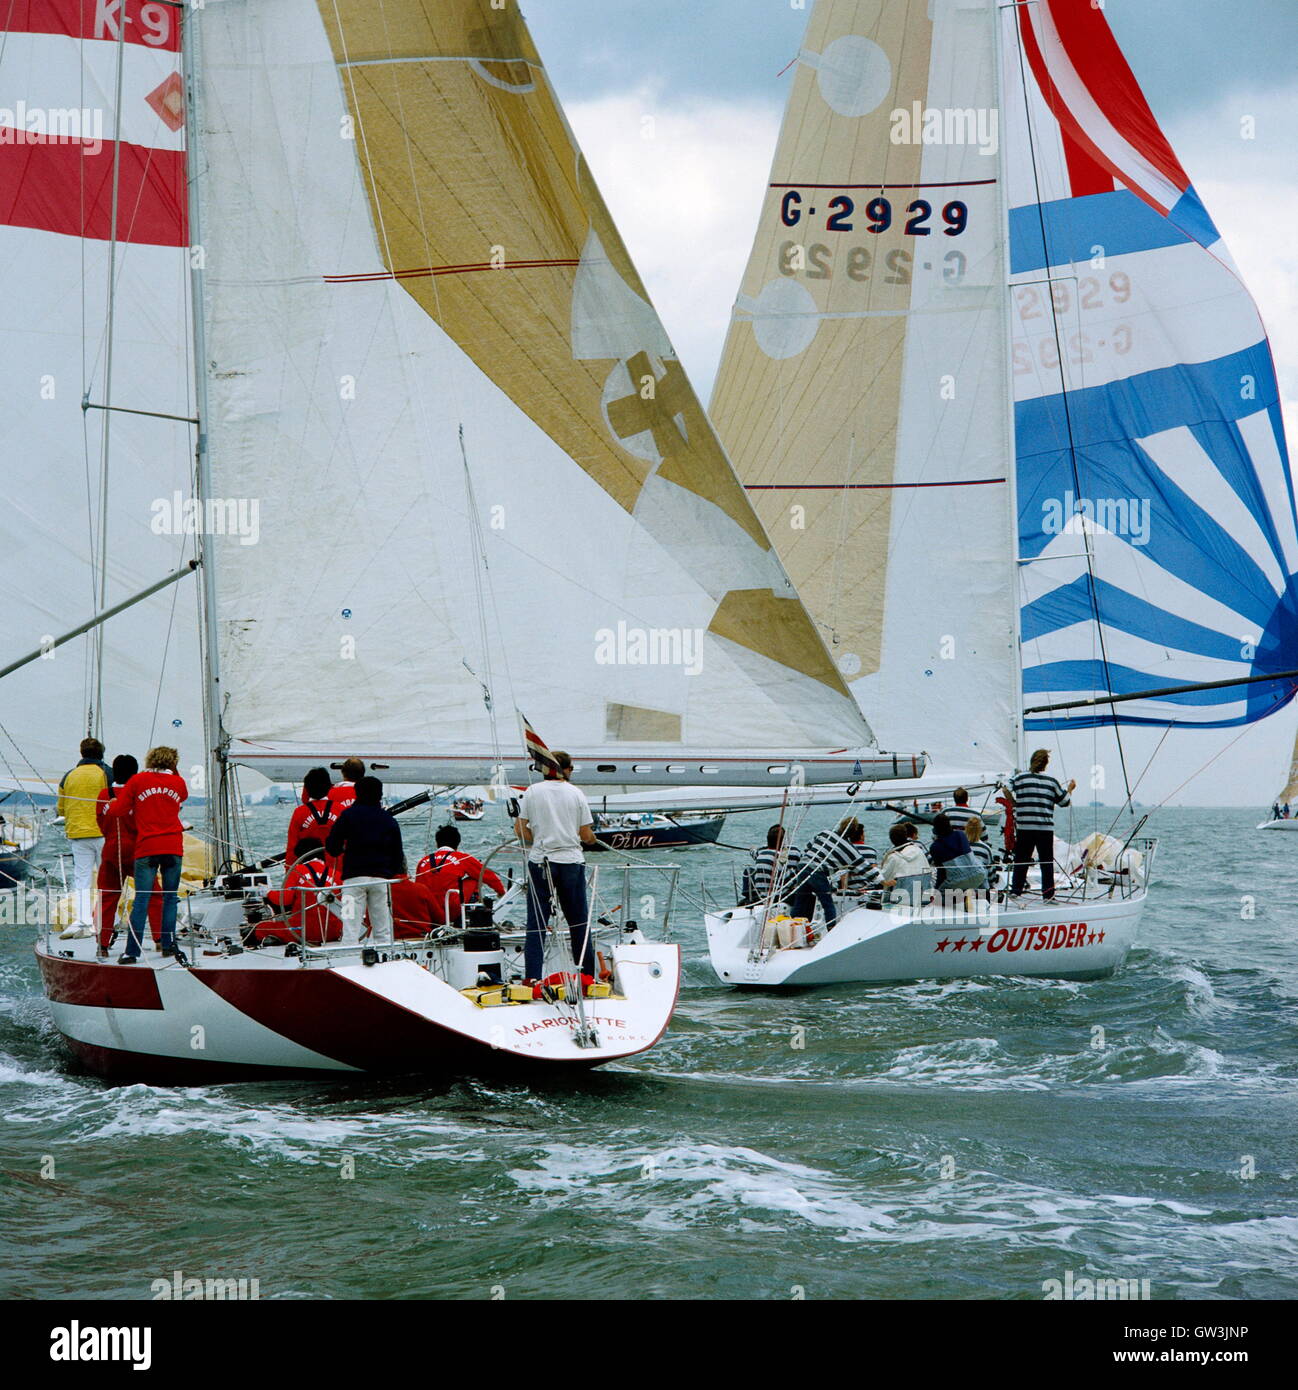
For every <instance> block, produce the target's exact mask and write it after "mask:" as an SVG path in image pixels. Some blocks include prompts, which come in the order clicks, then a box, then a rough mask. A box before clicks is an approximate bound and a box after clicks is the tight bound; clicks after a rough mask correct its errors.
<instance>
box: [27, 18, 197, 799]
mask: <svg viewBox="0 0 1298 1390" xmlns="http://www.w3.org/2000/svg"><path fill="white" fill-rule="evenodd" d="M180 29H181V21H180V11H179V10H178V9H177V8H176V7H175V6H172V5H162V4H149V3H141V0H129V3H127V4H125V5H104V4H88V3H84V0H10V3H6V4H4V5H0V304H2V305H3V316H2V317H0V383H2V385H0V449H3V456H4V460H5V478H6V484H7V486H6V496H5V505H4V507H3V509H0V557H2V561H3V567H4V568H3V579H4V582H3V586H2V588H3V600H2V602H3V606H4V624H3V648H4V649H3V652H0V665H4V664H5V663H6V662H7V661H9V660H12V659H13V658H16V657H18V656H19V655H21V654H22V653H24V652H27V651H31V650H34V649H36V648H37V647H38V646H41V647H44V648H45V649H46V651H47V653H48V658H49V659H43V660H39V661H35V662H33V663H31V664H30V665H28V666H26V667H24V668H23V669H22V670H20V671H17V672H15V673H14V674H12V675H10V676H8V677H7V678H6V679H5V681H4V683H3V687H0V724H3V725H4V727H5V729H6V730H7V731H8V733H9V735H10V736H11V737H12V739H13V740H14V743H15V744H16V749H15V748H14V747H10V746H8V744H7V743H6V744H5V746H4V747H3V748H0V753H3V756H4V759H5V761H6V762H7V763H8V764H9V765H10V767H12V768H13V769H14V770H15V772H16V773H18V774H20V775H23V776H26V775H28V774H29V773H34V774H35V775H37V776H39V777H40V778H43V779H45V780H46V781H50V780H57V778H58V776H59V775H61V774H62V773H63V772H64V771H66V769H67V767H68V765H69V763H70V762H72V761H75V754H76V749H77V743H78V741H79V740H80V739H81V738H83V737H84V736H85V734H86V733H87V730H88V728H94V729H96V730H98V731H99V732H100V733H101V734H102V735H103V737H104V738H105V740H106V741H107V742H109V743H110V744H111V745H112V747H113V748H114V749H115V750H125V749H132V750H135V751H136V752H142V751H143V750H144V749H145V748H147V747H148V746H149V744H150V743H156V742H171V743H177V744H180V745H183V746H184V748H185V752H186V756H187V771H188V767H189V765H190V761H188V760H192V761H194V762H198V761H201V757H200V747H201V745H200V742H199V740H200V738H201V727H202V726H201V722H200V718H199V708H200V702H199V699H198V689H199V686H198V680H197V678H196V675H195V672H196V671H197V669H198V664H199V663H198V643H197V640H196V624H195V613H196V606H195V605H196V595H195V592H194V582H193V580H191V579H186V580H185V581H183V582H182V583H181V584H180V585H178V586H176V587H175V588H172V589H168V590H164V591H163V592H162V593H160V594H157V595H155V596H154V597H153V598H150V599H148V600H146V601H145V602H143V603H141V604H139V605H138V606H137V607H134V608H132V609H130V610H129V611H127V612H125V613H123V614H122V615H121V616H120V617H117V618H115V619H113V621H112V622H111V623H110V624H108V625H107V626H106V627H104V628H103V629H102V630H101V632H100V633H92V634H90V635H89V636H86V637H84V638H78V639H77V640H76V641H75V642H73V643H70V644H69V645H67V646H66V647H61V648H59V649H58V650H57V651H55V649H54V648H53V647H52V645H51V644H52V642H53V639H54V638H56V637H57V636H58V635H59V634H61V633H64V632H67V631H68V630H69V629H71V628H72V627H73V626H74V625H75V624H77V623H79V622H83V621H85V620H86V619H88V618H90V617H91V616H93V615H94V614H95V613H96V612H98V611H101V610H102V609H104V608H107V607H110V606H112V605H113V604H115V603H118V602H120V601H122V600H123V599H125V598H127V597H129V596H130V595H133V594H136V593H138V592H140V591H141V590H143V589H144V588H146V587H147V586H149V585H151V584H154V583H156V582H157V581H158V580H160V579H162V578H163V577H164V576H166V575H167V574H170V573H173V572H175V571H177V570H179V569H181V568H183V567H184V566H185V564H186V563H187V562H188V561H189V560H190V559H191V558H192V557H193V556H194V553H195V536H194V530H195V524H196V523H195V521H194V518H193V517H192V515H191V514H189V513H187V512H186V510H185V505H184V503H185V500H186V499H188V498H189V497H190V494H191V491H192V454H193V443H192V425H190V424H188V423H186V417H189V416H192V415H193V414H194V403H193V376H192V366H191V361H190V356H189V351H188V342H189V328H188V318H189V315H188V300H189V257H188V249H187V246H188V237H189V232H188V226H187V218H186V198H185V191H186V190H185V135H186V128H185V119H184V114H185V113H184V109H183V102H182V100H181V98H182V83H181V75H180V52H179V50H180ZM119 65H120V74H119ZM119 91H120V103H119V101H118V93H119ZM114 208H115V209H116V222H115V223H114V220H113V212H114ZM114 233H115V236H114ZM110 268H111V271H112V278H113V288H112V291H111V294H110V292H109V272H110ZM110 320H111V341H112V354H111V362H112V370H111V379H110V375H109V369H108V364H109V352H108V343H109V335H110ZM83 402H84V408H83ZM109 405H111V406H113V407H115V408H116V409H114V410H113V411H112V412H111V413H110V412H108V411H106V410H105V409H104V408H103V407H105V406H109ZM128 410H129V411H151V412H154V413H153V414H152V415H149V416H145V415H137V414H130V413H124V412H125V411H128ZM168 416H173V417H177V418H171V419H169V418H165V417H168ZM106 433H107V434H108V436H109V439H108V448H107V449H105V447H104V445H105V434H106ZM104 469H106V470H107V476H106V479H105V478H104V476H103V473H102V470H104ZM101 500H102V502H103V503H105V504H106V505H103V506H102V507H101ZM105 546H106V549H107V560H106V565H105V566H104V569H105V571H106V574H105V582H104V584H103V588H102V592H101V587H100V577H101V563H102V562H103V558H104V557H103V553H102V552H103V550H104V548H105ZM101 641H102V670H103V677H102V701H101V700H100V679H99V669H98V663H97V660H96V656H97V651H98V647H97V644H98V643H100V642H101Z"/></svg>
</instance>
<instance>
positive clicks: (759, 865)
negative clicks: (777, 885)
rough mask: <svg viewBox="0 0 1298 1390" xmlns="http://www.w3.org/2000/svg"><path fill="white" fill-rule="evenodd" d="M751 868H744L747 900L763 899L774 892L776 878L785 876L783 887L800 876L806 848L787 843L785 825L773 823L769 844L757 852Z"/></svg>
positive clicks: (754, 854) (756, 900) (760, 900)
mask: <svg viewBox="0 0 1298 1390" xmlns="http://www.w3.org/2000/svg"><path fill="white" fill-rule="evenodd" d="M752 857H753V862H752V865H751V867H749V868H747V869H745V870H744V892H743V900H744V901H745V902H747V903H755V902H762V901H764V900H765V898H766V897H767V895H768V894H769V893H770V891H771V882H772V880H773V879H776V878H777V877H778V878H781V879H783V881H784V882H783V884H782V885H781V890H782V891H783V887H784V884H787V883H788V882H790V881H791V880H792V878H793V877H794V876H795V875H796V873H797V870H798V866H799V864H801V863H802V851H801V850H800V849H799V848H798V847H797V846H796V845H788V846H786V845H785V843H784V827H783V826H782V825H773V826H771V828H770V829H769V830H768V831H767V832H766V844H765V846H764V847H763V848H761V849H755V850H754V851H753V856H752Z"/></svg>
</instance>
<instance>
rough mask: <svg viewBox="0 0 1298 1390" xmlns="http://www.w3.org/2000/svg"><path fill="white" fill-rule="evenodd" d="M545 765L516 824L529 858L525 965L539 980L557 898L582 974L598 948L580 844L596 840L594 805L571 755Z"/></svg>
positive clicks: (590, 970) (588, 971)
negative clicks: (576, 780) (575, 774)
mask: <svg viewBox="0 0 1298 1390" xmlns="http://www.w3.org/2000/svg"><path fill="white" fill-rule="evenodd" d="M549 759H550V761H549V762H545V763H544V764H543V780H541V781H540V782H533V783H532V785H531V786H530V787H528V789H527V790H526V791H525V792H524V793H523V795H522V798H521V801H520V806H519V816H518V819H517V820H516V821H515V823H514V828H515V829H516V830H517V832H518V837H519V840H520V841H521V842H522V843H523V844H524V845H527V846H529V847H530V848H529V852H528V856H527V876H528V894H527V942H526V946H525V948H524V968H525V969H526V971H527V979H528V981H529V982H530V983H532V984H535V983H537V982H538V981H539V980H540V978H541V973H542V970H543V969H544V964H545V932H546V930H547V927H548V924H549V921H550V912H551V909H552V907H553V902H554V899H555V898H556V897H557V898H558V900H559V908H560V910H561V911H562V913H563V916H564V920H565V921H566V922H567V923H568V934H569V937H570V938H571V941H572V956H573V960H574V962H576V964H577V966H578V969H579V970H580V972H581V973H582V974H585V975H591V976H593V975H594V973H595V948H594V943H593V942H592V941H591V935H590V927H589V921H588V917H589V912H588V908H587V902H586V860H585V857H584V855H583V854H582V848H581V847H582V845H593V844H594V843H595V830H594V825H593V818H592V816H591V813H590V803H589V802H588V801H587V800H586V795H585V793H584V792H583V791H582V790H581V789H580V788H579V787H574V786H573V785H572V782H571V781H570V780H569V779H570V778H571V777H572V759H571V758H570V757H569V756H568V754H567V753H563V752H559V751H557V750H556V751H553V752H551V753H550V754H549Z"/></svg>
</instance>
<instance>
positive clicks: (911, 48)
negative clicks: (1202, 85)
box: [707, 0, 1298, 986]
mask: <svg viewBox="0 0 1298 1390" xmlns="http://www.w3.org/2000/svg"><path fill="white" fill-rule="evenodd" d="M989 116H990V117H991V118H995V119H994V121H988V120H987V119H985V118H987V117H989ZM1241 380H1244V381H1246V382H1247V383H1248V384H1249V390H1247V391H1246V392H1241V391H1240V389H1239V383H1240V381H1241ZM711 409H712V415H713V419H714V420H715V422H716V425H717V429H718V431H719V433H720V435H721V438H722V440H723V442H724V443H725V444H726V447H727V449H728V451H729V453H730V457H731V459H732V461H733V462H734V465H735V468H736V471H737V472H738V473H739V476H740V477H741V478H742V479H743V481H744V483H745V484H746V486H747V487H748V489H749V492H750V495H752V496H753V497H754V499H755V500H756V503H757V508H758V512H759V514H760V515H761V517H762V519H763V521H764V522H765V523H766V525H767V527H768V529H769V531H770V533H771V535H772V537H773V538H774V539H775V541H776V544H777V546H778V547H779V549H780V552H781V556H782V558H783V560H784V562H785V565H786V567H787V568H788V570H789V573H790V574H791V576H792V577H793V579H794V582H795V583H796V584H797V585H798V587H799V592H800V593H801V595H802V597H803V599H804V601H805V602H806V603H807V606H808V609H809V611H810V612H811V613H812V616H813V617H814V618H816V619H817V621H818V623H819V624H820V627H821V630H822V632H823V633H824V634H825V635H826V637H827V639H828V641H829V643H830V647H831V650H833V651H834V652H835V654H836V657H837V659H838V661H839V664H840V667H841V669H843V671H844V672H845V673H848V674H849V675H850V677H851V685H852V689H853V691H854V692H855V693H856V694H857V696H858V698H859V699H860V701H861V704H862V707H863V708H864V709H865V710H866V711H867V712H868V714H869V717H870V720H871V724H872V726H873V727H874V728H875V730H876V732H878V733H879V735H880V737H881V738H882V740H883V741H884V743H885V744H887V743H888V742H890V741H892V740H898V741H900V742H902V743H904V744H911V743H913V744H916V745H918V746H920V747H923V748H924V749H925V750H926V751H927V752H928V753H929V754H930V756H931V758H932V763H933V768H934V771H935V772H936V773H938V774H940V773H941V771H942V770H943V769H944V768H947V767H962V766H970V765H977V766H984V767H988V768H989V769H990V770H992V771H994V772H999V773H1000V774H1001V775H1008V774H1009V773H1011V772H1012V771H1013V770H1014V769H1016V768H1018V767H1022V766H1024V765H1025V761H1026V760H1025V756H1024V754H1025V751H1026V750H1027V749H1030V748H1031V747H1032V746H1033V745H1034V744H1038V743H1039V744H1042V745H1045V746H1047V747H1051V746H1053V739H1054V736H1055V734H1057V733H1058V732H1059V731H1060V730H1064V729H1078V728H1081V729H1085V728H1091V727H1099V726H1112V727H1113V728H1114V731H1115V733H1116V734H1118V735H1119V736H1120V728H1119V727H1118V726H1120V725H1122V724H1125V723H1138V724H1146V725H1168V726H1175V727H1183V728H1193V727H1203V728H1219V727H1222V726H1223V725H1228V724H1242V723H1246V722H1248V721H1249V720H1252V719H1257V718H1260V717H1262V716H1264V715H1266V714H1269V713H1271V712H1273V711H1274V710H1276V709H1279V708H1281V707H1282V706H1283V705H1285V704H1286V703H1287V702H1288V701H1289V700H1290V699H1291V698H1292V696H1293V693H1294V690H1295V684H1294V681H1293V680H1292V679H1287V678H1286V677H1292V676H1293V675H1294V674H1295V672H1294V671H1293V670H1292V669H1291V668H1294V667H1295V666H1298V650H1296V646H1298V624H1295V622H1294V617H1293V615H1294V613H1295V610H1296V609H1298V588H1296V586H1295V571H1298V528H1296V525H1295V512H1294V500H1293V490H1292V487H1291V484H1290V481H1289V477H1288V470H1287V466H1286V453H1285V441H1284V432H1283V425H1282V423H1281V417H1280V408H1279V399H1278V391H1277V386H1276V379H1275V374H1274V370H1273V368H1272V365H1271V358H1270V352H1269V346H1268V343H1267V338H1266V333H1265V331H1264V329H1263V326H1262V323H1261V320H1260V318H1259V316H1258V312H1257V309H1256V307H1255V306H1254V304H1253V301H1252V300H1251V299H1250V297H1249V295H1248V292H1247V290H1246V289H1245V288H1244V286H1243V285H1242V284H1241V282H1240V280H1239V276H1238V273H1237V271H1236V270H1235V267H1234V264H1233V262H1232V261H1231V258H1230V255H1229V253H1228V251H1227V250H1226V248H1225V246H1224V245H1223V243H1222V241H1221V239H1220V236H1219V234H1218V232H1217V231H1216V229H1215V227H1214V226H1213V224H1212V221H1211V219H1210V217H1209V215H1208V213H1207V211H1206V210H1205V208H1204V206H1203V204H1202V203H1201V201H1200V200H1199V198H1198V196H1197V194H1196V192H1195V190H1194V187H1193V185H1192V184H1191V182H1190V179H1189V177H1188V175H1187V174H1186V173H1185V172H1184V170H1183V169H1182V168H1181V166H1180V164H1179V163H1178V161H1177V159H1176V156H1175V154H1174V153H1173V151H1172V149H1171V147H1170V145H1169V144H1168V142H1167V140H1166V138H1165V137H1164V135H1163V133H1162V132H1161V130H1160V129H1159V127H1158V124H1157V122H1156V120H1155V118H1154V116H1153V114H1152V113H1151V112H1150V110H1149V107H1148V105H1147V103H1146V101H1145V98H1144V96H1143V94H1142V93H1141V91H1140V88H1139V85H1138V84H1137V82H1136V79H1135V77H1134V76H1133V74H1132V73H1131V70H1130V68H1129V67H1128V66H1127V63H1126V60H1125V59H1124V58H1123V56H1122V53H1121V51H1120V50H1119V48H1118V46H1117V44H1116V42H1115V41H1114V39H1113V36H1112V34H1111V33H1110V31H1109V28H1108V23H1107V20H1106V18H1105V15H1104V12H1103V7H1098V8H1097V7H1095V6H1085V5H1082V4H1078V3H1071V0H1038V3H1035V4H1030V5H1003V4H999V3H997V0H952V3H934V0H893V2H892V3H889V4H887V5H886V6H884V5H880V4H877V3H860V0H817V3H816V5H815V7H814V10H813V12H812V14H811V17H810V20H809V24H808V29H807V34H806V38H805V40H804V42H803V46H802V50H801V52H800V54H799V63H798V66H797V69H796V72H795V75H794V77H793V88H792V91H791V94H790V97H789V104H788V110H787V113H786V117H785V121H784V126H783V130H782V133H781V136H780V141H779V146H778V149H777V152H776V156H775V163H774V167H773V169H772V172H771V175H770V180H769V185H768V188H767V190H766V196H765V199H764V203H763V207H762V213H761V221H760V224H759V228H758V232H757V237H756V242H755V245H754V248H753V253H752V256H751V259H750V260H749V263H748V268H747V271H746V273H745V276H744V280H743V284H742V287H741V289H740V293H739V296H738V299H737V301H736V305H735V310H734V316H733V321H732V324H731V328H730V334H729V337H728V339H727V342H726V348H725V353H724V356H723V359H722V363H721V369H720V373H719V376H718V379H717V386H716V392H715V395H714V397H713V402H712V408H711ZM1241 633H1244V634H1252V635H1251V636H1248V637H1246V638H1245V639H1244V641H1243V643H1241V640H1240V634H1241ZM1025 696H1026V700H1025V698H1024V697H1025ZM1025 703H1026V704H1027V706H1028V708H1027V709H1026V710H1024V709H1023V705H1024V704H1025ZM1120 746H1121V744H1120V743H1119V747H1120ZM1123 771H1124V776H1125V767H1124V770H1123ZM1128 808H1131V788H1130V786H1129V785H1128V787H1127V808H1124V809H1128ZM1131 814H1132V820H1133V821H1134V819H1135V811H1134V808H1133V809H1131ZM1121 818H1122V812H1119V816H1118V818H1117V819H1121ZM791 819H792V820H794V821H796V819H797V818H796V817H791ZM1117 819H1115V827H1116V823H1117ZM1143 824H1144V822H1143V820H1141V821H1137V822H1135V823H1134V824H1129V825H1128V826H1127V827H1126V828H1125V829H1123V830H1118V829H1116V828H1114V827H1111V829H1112V834H1111V835H1102V836H1098V837H1097V836H1092V837H1091V838H1090V839H1089V840H1088V841H1086V842H1084V843H1083V845H1082V846H1079V847H1076V849H1074V848H1073V847H1066V848H1065V849H1064V850H1063V851H1062V853H1063V857H1064V859H1065V860H1066V861H1068V862H1069V863H1071V864H1072V866H1073V867H1075V868H1076V869H1077V870H1078V872H1077V873H1075V874H1072V875H1064V876H1063V877H1064V882H1063V884H1062V886H1061V888H1060V890H1059V892H1058V893H1057V894H1056V896H1055V898H1054V899H1053V900H1052V901H1043V900H1042V898H1041V897H1040V895H1039V891H1036V890H1034V889H1031V888H1030V889H1029V892H1028V893H1027V894H1026V895H1025V896H1024V897H1022V898H1021V899H1017V900H1015V899H1011V900H1005V901H998V900H997V898H996V895H994V894H993V897H992V899H991V900H990V901H985V900H984V901H982V902H977V903H972V902H971V903H970V908H971V909H972V910H966V905H965V903H964V900H963V898H962V899H961V902H960V903H959V904H957V905H956V906H951V905H947V906H943V905H942V904H940V903H934V904H922V903H921V904H918V905H912V906H906V907H893V908H884V909H880V908H878V907H877V906H875V907H867V906H855V905H851V904H844V910H843V915H842V916H840V918H839V920H838V923H837V925H836V926H834V928H833V929H832V930H831V931H829V932H827V933H824V932H822V933H821V934H819V935H817V934H815V933H813V932H810V931H809V930H808V929H807V928H806V926H805V924H802V923H791V922H790V921H789V903H788V901H787V899H788V888H789V880H788V876H787V875H786V876H785V879H784V880H780V879H777V880H776V882H775V883H774V884H773V885H772V889H771V892H770V893H769V894H768V895H767V897H766V899H765V900H764V901H762V902H759V903H749V904H741V905H736V906H734V907H728V908H726V909H725V910H719V911H715V912H712V913H710V914H709V915H708V918H707V932H708V945H709V950H710V952H711V957H712V963H713V966H714V968H715V969H716V971H717V973H718V975H719V977H720V978H721V979H722V980H724V981H726V982H728V983H731V984H744V985H750V986H753V985H757V986H761V985H793V984H817V983H828V982H835V981H837V982H842V981H874V980H892V979H903V978H916V977H928V976H933V977H952V976H973V975H989V974H1014V975H1047V976H1089V975H1098V974H1103V973H1106V972H1108V971H1111V970H1113V969H1115V968H1117V967H1118V966H1120V965H1121V964H1122V962H1123V959H1124V958H1125V956H1126V954H1127V952H1128V950H1129V949H1130V948H1131V945H1132V943H1133V942H1134V940H1135V938H1136V932H1137V928H1138V926H1139V922H1140V918H1141V914H1142V912H1143V910H1144V906H1145V902H1146V895H1147V892H1148V890H1149V875H1150V872H1151V869H1152V856H1153V851H1154V844H1153V842H1151V841H1148V840H1146V839H1144V838H1142V837H1141V835H1140V831H1141V829H1142V827H1143ZM884 848H886V846H885V847H884ZM1034 881H1035V880H1034Z"/></svg>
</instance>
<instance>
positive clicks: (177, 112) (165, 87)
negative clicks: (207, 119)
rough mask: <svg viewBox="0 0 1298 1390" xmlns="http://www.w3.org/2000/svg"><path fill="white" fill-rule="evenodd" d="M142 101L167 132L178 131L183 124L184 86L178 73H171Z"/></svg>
mask: <svg viewBox="0 0 1298 1390" xmlns="http://www.w3.org/2000/svg"><path fill="white" fill-rule="evenodd" d="M144 99H145V101H147V102H148V103H149V105H150V106H151V107H153V109H154V111H155V112H156V113H157V115H158V117H159V119H160V120H161V121H162V122H163V124H164V125H165V126H166V127H167V129H168V130H179V129H180V127H181V126H183V125H184V124H185V84H184V83H183V82H182V81H181V80H180V74H179V73H178V72H173V73H172V74H171V76H170V77H169V78H167V80H166V81H165V82H163V83H161V84H160V85H159V86H157V87H155V88H154V89H153V90H152V91H151V92H150V93H149V94H148V96H146V97H145V98H144Z"/></svg>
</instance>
